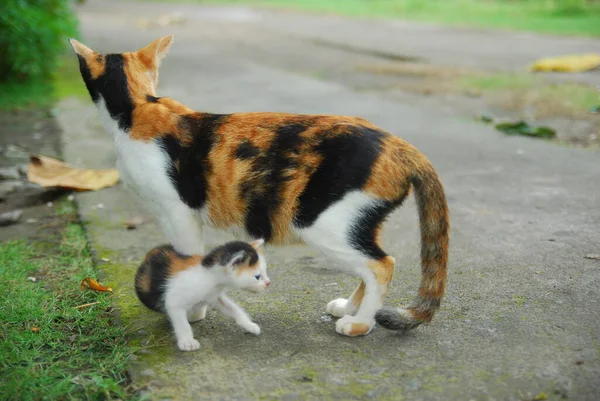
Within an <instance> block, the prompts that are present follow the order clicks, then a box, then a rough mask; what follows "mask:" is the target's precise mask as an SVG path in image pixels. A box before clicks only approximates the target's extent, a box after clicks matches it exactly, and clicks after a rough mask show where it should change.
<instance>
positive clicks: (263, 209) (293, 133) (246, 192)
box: [240, 122, 306, 241]
mask: <svg viewBox="0 0 600 401" xmlns="http://www.w3.org/2000/svg"><path fill="white" fill-rule="evenodd" d="M304 130H306V126H305V125H304V124H300V123H298V122H291V123H290V124H288V125H283V126H281V127H279V128H278V129H277V131H276V134H275V138H274V139H273V142H272V143H271V145H270V146H269V148H268V149H267V151H266V152H264V153H263V154H261V155H260V156H258V157H256V158H255V161H254V163H253V169H254V171H256V172H257V174H256V175H257V176H258V177H257V176H254V177H253V178H251V179H249V180H247V181H246V182H243V183H242V184H241V187H240V191H241V192H242V194H243V195H242V196H244V197H245V198H246V199H248V209H247V212H246V221H245V226H246V230H247V231H248V233H249V234H250V235H251V236H252V237H254V238H264V239H265V241H268V240H269V239H271V237H272V236H273V227H272V225H271V217H272V216H273V212H274V211H275V210H277V208H278V207H279V205H280V204H281V191H282V189H283V186H284V185H285V184H286V183H287V182H288V181H289V180H290V179H291V178H290V176H289V175H287V173H288V171H289V169H293V168H296V167H298V162H297V161H296V160H294V159H293V158H292V157H291V156H293V155H294V154H297V153H298V149H299V147H300V145H302V143H303V139H302V137H301V136H300V135H301V134H302V132H304ZM254 180H257V181H258V182H257V183H256V184H254V182H253V181H254Z"/></svg>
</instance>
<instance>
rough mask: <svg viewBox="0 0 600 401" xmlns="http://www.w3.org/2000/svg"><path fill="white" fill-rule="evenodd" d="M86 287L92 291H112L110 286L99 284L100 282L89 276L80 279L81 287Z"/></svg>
mask: <svg viewBox="0 0 600 401" xmlns="http://www.w3.org/2000/svg"><path fill="white" fill-rule="evenodd" d="M86 288H89V289H90V290H93V291H102V292H112V288H110V287H104V286H103V285H100V283H98V282H97V281H96V280H94V279H93V278H91V277H86V278H84V279H83V280H81V289H82V290H84V289H86Z"/></svg>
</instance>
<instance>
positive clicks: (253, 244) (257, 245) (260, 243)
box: [250, 238, 265, 249]
mask: <svg viewBox="0 0 600 401" xmlns="http://www.w3.org/2000/svg"><path fill="white" fill-rule="evenodd" d="M264 243H265V240H264V239H263V238H260V239H255V240H254V241H252V242H250V246H251V247H252V248H254V249H258V248H260V247H261V246H263V244H264Z"/></svg>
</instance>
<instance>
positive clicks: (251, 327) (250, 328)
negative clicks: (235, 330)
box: [244, 322, 260, 336]
mask: <svg viewBox="0 0 600 401" xmlns="http://www.w3.org/2000/svg"><path fill="white" fill-rule="evenodd" d="M244 329H246V331H247V332H248V333H252V334H254V335H256V336H257V335H259V334H260V326H259V325H258V324H256V323H252V322H250V323H247V324H246V325H244Z"/></svg>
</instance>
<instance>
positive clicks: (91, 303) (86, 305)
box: [75, 302, 100, 309]
mask: <svg viewBox="0 0 600 401" xmlns="http://www.w3.org/2000/svg"><path fill="white" fill-rule="evenodd" d="M99 303H100V302H90V303H89V304H83V305H77V306H75V309H81V308H87V307H88V306H92V305H97V304H99Z"/></svg>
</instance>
